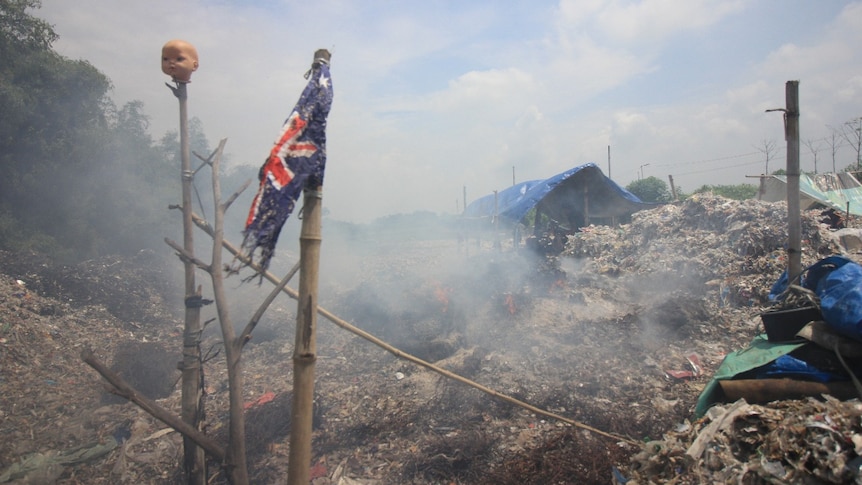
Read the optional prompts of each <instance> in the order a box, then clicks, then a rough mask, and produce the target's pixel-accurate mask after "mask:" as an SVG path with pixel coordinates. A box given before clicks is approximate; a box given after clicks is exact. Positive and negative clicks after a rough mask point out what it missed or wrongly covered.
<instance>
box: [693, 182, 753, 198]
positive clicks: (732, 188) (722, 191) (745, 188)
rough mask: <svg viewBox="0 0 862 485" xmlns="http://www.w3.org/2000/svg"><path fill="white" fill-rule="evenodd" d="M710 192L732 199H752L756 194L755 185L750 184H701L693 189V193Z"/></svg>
mask: <svg viewBox="0 0 862 485" xmlns="http://www.w3.org/2000/svg"><path fill="white" fill-rule="evenodd" d="M706 192H711V193H713V194H715V195H720V196H722V197H727V198H728V199H734V200H746V199H753V198H754V197H755V196H756V195H757V186H756V185H752V184H739V185H703V186H701V187H700V188H699V189H697V190H695V191H694V193H695V194H702V193H706Z"/></svg>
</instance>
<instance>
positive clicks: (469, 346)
mask: <svg viewBox="0 0 862 485" xmlns="http://www.w3.org/2000/svg"><path fill="white" fill-rule="evenodd" d="M819 217H820V214H819V212H818V211H806V212H804V213H803V214H802V239H803V245H802V251H803V253H802V263H803V266H805V267H808V266H810V265H812V264H814V263H815V262H817V261H820V260H821V259H823V258H824V257H827V256H832V255H839V254H840V255H843V256H845V257H847V258H850V259H853V260H858V259H859V255H858V254H857V253H856V252H855V251H856V250H857V249H858V248H859V247H860V246H862V243H858V241H859V238H858V230H855V229H853V228H852V226H853V221H849V225H850V226H851V227H850V228H847V229H842V230H840V231H836V230H833V229H831V228H830V227H829V226H828V225H827V224H823V223H821V222H820V221H819V220H818V218H819ZM786 227H787V216H786V207H785V205H784V204H781V203H767V202H760V201H755V200H747V201H735V200H729V199H725V198H722V197H714V196H709V195H698V196H694V197H691V198H689V199H687V200H685V201H683V202H679V203H674V204H669V205H665V206H661V207H657V208H655V209H652V210H646V211H641V212H638V213H636V214H634V215H633V217H632V220H631V222H630V223H627V224H623V225H619V226H616V227H605V226H589V227H586V228H584V229H583V230H582V231H580V232H578V233H577V234H575V235H571V236H568V238H567V241H566V245H565V249H564V250H563V251H562V253H561V254H560V255H559V256H555V258H556V259H555V260H554V261H553V264H551V261H550V260H540V261H537V260H536V259H535V257H536V255H535V254H528V253H529V251H528V250H526V249H525V248H523V247H519V248H517V249H516V248H514V247H511V246H505V245H504V247H503V248H502V250H501V248H499V247H496V246H493V245H492V243H491V241H489V240H487V239H486V240H484V241H481V242H478V241H474V240H469V241H456V240H448V239H447V240H444V239H439V240H423V241H407V242H405V241H386V240H385V239H381V241H380V242H379V243H375V244H368V245H366V246H363V247H360V246H359V245H357V243H356V242H355V241H336V240H335V238H332V237H329V236H327V237H329V238H328V239H327V241H326V243H325V244H324V247H325V248H326V250H325V251H324V253H323V254H322V259H323V260H325V261H322V267H323V268H326V266H327V265H332V266H335V272H334V274H326V272H325V271H324V272H323V274H322V275H321V299H320V305H321V307H324V308H326V309H327V310H329V311H331V312H332V313H334V314H335V315H337V316H339V317H340V318H343V319H344V320H346V321H349V322H350V323H351V324H353V325H355V326H356V327H359V328H361V329H363V330H365V331H367V332H370V333H372V334H373V335H375V336H376V337H378V338H380V339H383V340H384V341H386V342H388V343H389V344H392V345H396V346H397V347H398V348H399V349H400V350H401V351H404V352H409V353H411V354H413V355H416V356H419V357H421V358H423V359H425V360H427V361H429V362H433V364H434V365H435V366H438V367H440V368H442V369H446V370H447V371H450V372H453V373H455V374H457V375H459V376H461V377H463V378H465V379H469V380H471V381H473V382H475V383H478V384H480V385H482V386H485V387H486V388H489V389H492V390H494V391H495V392H498V393H499V394H500V395H503V396H507V397H510V398H513V399H516V400H518V401H521V402H524V403H528V404H529V405H531V406H535V407H537V408H540V409H542V410H545V411H547V412H550V413H553V414H554V415H557V416H563V417H564V418H565V419H566V420H568V422H566V421H561V420H557V419H552V418H550V417H547V416H542V415H539V414H536V413H535V412H532V411H530V410H528V409H525V408H523V407H519V406H515V405H512V404H511V401H505V400H503V399H499V398H498V397H495V396H491V395H488V394H487V393H484V392H480V391H479V390H477V389H476V388H474V387H469V386H466V385H464V384H463V383H461V382H457V381H455V380H452V379H447V378H445V377H443V376H441V375H440V374H438V373H435V372H432V371H430V370H428V369H427V368H425V367H421V366H417V365H415V364H413V363H411V362H408V361H406V360H404V359H402V358H399V357H398V356H396V355H394V354H393V353H391V352H389V351H387V350H384V349H383V348H381V347H379V346H377V345H374V344H372V343H371V342H369V341H367V340H365V339H363V338H360V337H358V336H356V335H354V334H352V333H349V332H346V331H344V330H343V328H342V327H340V326H336V325H333V324H332V322H329V321H327V320H326V319H325V318H319V323H318V328H317V331H318V335H317V337H318V356H317V363H316V369H315V373H316V383H315V416H314V418H315V422H314V428H313V453H314V456H313V458H312V460H313V470H312V477H313V483H314V484H315V485H332V484H351V483H364V484H380V485H384V484H396V483H397V484H404V483H410V484H416V485H419V484H439V483H452V484H454V483H471V484H489V485H490V484H494V485H515V484H518V485H523V484H537V485H538V484H547V483H586V484H590V483H608V481H609V480H610V479H614V480H616V481H617V482H618V483H623V482H627V483H628V484H629V485H632V484H647V483H692V484H693V483H708V482H713V481H717V482H742V483H785V482H804V481H805V480H808V481H809V482H810V483H830V480H831V481H833V482H835V483H839V482H840V483H847V482H848V481H851V480H852V479H853V477H855V475H852V474H851V472H852V470H854V467H856V466H857V463H858V461H859V459H858V457H859V456H860V453H859V451H862V449H859V448H857V447H859V446H860V444H862V439H860V431H859V428H860V419H859V418H860V413H862V411H860V407H859V404H858V401H855V400H843V401H842V400H837V399H825V400H824V399H822V398H820V396H813V397H811V398H809V397H804V396H803V397H796V398H793V399H778V400H772V401H767V402H759V401H758V402H755V401H754V400H752V399H750V398H747V399H745V400H742V398H741V397H736V398H731V397H729V396H727V395H725V396H723V397H721V396H718V397H720V399H719V398H718V397H717V398H716V399H714V400H710V401H709V402H708V404H709V406H708V407H707V409H706V410H705V412H704V413H703V414H702V415H698V413H697V411H698V406H699V404H701V397H702V396H703V395H704V391H705V390H707V389H720V388H721V384H720V383H719V382H716V380H715V377H716V376H717V375H718V376H720V375H721V372H723V369H722V364H723V363H725V362H727V361H728V357H733V356H736V355H737V354H739V353H740V352H744V351H745V349H746V348H747V347H748V346H750V345H751V344H752V342H755V341H757V339H758V338H759V337H761V335H762V334H763V333H764V324H763V322H762V319H761V317H760V315H761V314H762V313H764V312H766V311H769V310H770V309H774V307H775V303H776V302H775V301H772V300H771V299H770V293H771V292H772V289H773V286H774V284H775V282H776V281H777V280H778V279H779V277H780V276H781V273H782V271H783V270H784V269H785V267H786V264H787V261H786V259H785V258H786V249H785V245H786ZM847 231H849V232H847ZM853 231H856V232H853ZM853 241H857V243H855V245H854V243H853ZM339 244H343V245H344V249H345V250H344V252H343V254H344V255H345V256H344V258H338V257H336V256H337V255H338V254H340V253H338V252H337V249H338V245H339ZM166 252H168V253H169V251H166ZM281 254H282V255H284V257H285V259H286V260H289V259H290V257H289V255H288V254H287V253H286V252H282V253H281ZM153 256H154V255H140V256H139V257H138V258H131V259H128V260H122V259H118V258H114V257H105V258H102V259H99V260H95V261H88V262H84V263H81V264H79V265H75V266H69V267H65V266H61V265H54V264H52V263H51V262H50V261H47V260H43V259H41V258H36V257H30V256H28V255H26V254H12V253H3V252H0V273H2V274H0V417H2V420H0V431H2V432H3V433H4V436H7V437H8V438H9V439H8V440H5V441H4V442H0V483H6V482H5V481H6V480H16V479H17V480H22V481H23V480H31V481H32V483H45V482H50V483H58V484H74V483H93V484H97V483H111V484H114V483H176V482H177V481H180V480H181V479H182V478H181V466H180V463H181V460H182V438H181V437H180V436H179V435H178V434H177V433H176V432H173V431H172V430H171V429H170V428H168V427H167V426H166V425H164V424H163V423H161V422H158V421H157V420H155V419H154V418H152V417H151V416H149V415H148V414H147V413H145V412H144V411H142V410H140V409H138V408H137V407H136V406H134V405H133V404H129V403H123V402H122V401H120V402H118V401H117V399H118V398H117V396H113V395H111V394H109V393H108V392H106V390H105V388H104V383H103V380H102V379H101V378H100V376H99V375H98V374H97V373H95V372H94V371H93V370H92V369H90V368H89V367H87V366H86V365H85V364H84V363H83V362H81V360H80V354H81V351H82V350H83V349H88V348H89V349H93V350H94V352H95V354H96V355H97V356H98V357H99V358H100V359H101V360H102V361H103V362H105V363H108V364H110V366H111V367H112V369H114V370H115V371H116V372H118V373H119V374H121V375H122V376H124V377H125V378H126V379H127V380H128V381H129V382H130V383H131V384H132V385H134V386H135V387H136V388H139V389H141V390H142V391H143V392H144V393H145V394H146V395H148V396H149V397H151V398H152V399H154V400H155V401H156V402H158V403H159V404H160V405H161V406H162V407H164V408H167V409H172V410H174V412H178V411H179V407H180V389H179V386H177V385H176V384H177V382H178V378H179V375H178V371H177V369H176V363H177V362H178V361H179V359H180V358H181V355H180V354H179V353H180V352H181V349H182V347H181V345H182V340H183V339H182V331H183V324H182V311H181V310H182V298H181V296H182V292H181V290H178V289H177V287H178V286H180V283H181V282H182V267H181V264H180V263H179V262H177V261H176V260H175V259H173V257H172V255H171V260H170V261H169V262H168V264H167V266H164V267H162V266H161V265H157V264H154V261H153V260H152V259H151V258H152V257H153ZM285 262H286V263H287V264H286V266H288V267H290V266H291V265H292V264H293V262H294V261H292V260H289V261H285ZM276 263H279V262H278V261H277V262H276ZM334 263H338V264H334ZM228 287H229V288H230V291H231V293H232V296H233V298H235V299H236V300H237V301H238V302H239V303H236V304H234V305H233V306H232V314H233V315H235V318H236V321H237V322H240V323H241V322H242V318H243V316H245V315H250V314H251V312H248V311H245V310H246V308H245V307H247V306H251V307H252V308H251V309H252V310H254V309H255V308H256V305H257V304H258V303H257V302H259V301H260V300H261V299H262V298H263V297H264V296H265V294H266V293H268V292H269V289H268V288H259V287H256V286H254V287H252V286H242V285H238V284H236V283H234V282H233V281H231V280H229V281H228ZM210 294H211V292H209V291H208V290H207V289H206V288H205V289H204V295H205V296H209V295H210ZM242 304H244V306H243V305H242ZM295 310H296V303H295V301H294V300H292V299H289V298H286V297H284V298H281V297H280V298H279V299H277V300H276V301H275V302H274V303H273V305H272V307H271V308H270V309H269V310H268V311H267V312H266V314H265V315H264V316H263V317H262V319H261V321H260V322H259V324H258V326H257V327H256V329H255V332H254V334H253V335H252V339H251V341H250V342H249V344H248V345H247V346H246V348H245V349H244V352H243V358H242V363H243V373H244V375H245V376H246V379H245V386H244V392H243V399H244V400H245V403H246V426H247V436H248V441H249V447H248V452H249V456H248V462H249V467H250V472H251V475H252V477H251V478H252V481H253V483H279V482H282V481H283V480H284V477H285V476H286V469H287V465H288V456H289V443H288V441H289V440H288V437H289V434H290V420H289V416H290V415H291V413H290V406H291V402H292V401H291V396H292V387H291V383H292V372H293V370H292V360H291V355H292V352H293V342H294V337H295V329H294V325H295V320H296V314H295ZM202 311H203V315H202V317H203V318H204V319H205V320H209V319H210V318H212V317H214V315H213V314H214V309H213V308H212V307H211V306H210V307H205V308H204V309H203V310H202ZM214 327H215V326H210V328H208V329H207V331H206V332H205V335H204V341H203V343H202V347H203V348H204V349H206V350H207V352H208V355H210V356H211V358H208V359H207V360H206V361H205V363H204V370H205V373H204V374H205V406H206V415H207V433H208V434H209V435H210V436H212V437H213V438H214V439H216V440H217V441H219V442H225V439H226V433H227V426H226V423H227V421H226V410H227V408H228V406H227V403H228V400H229V390H228V387H227V384H226V383H227V379H226V373H227V371H226V366H225V363H224V359H223V357H222V355H221V353H220V352H219V349H220V345H221V342H220V335H219V334H218V332H217V331H216V330H215V329H214ZM782 345H784V346H786V347H792V346H795V345H798V343H792V342H790V343H786V344H782ZM730 360H733V359H730ZM157 364H158V365H157ZM142 370H147V371H148V372H146V373H144V372H141V371H142ZM831 370H837V369H831ZM719 371H721V372H719ZM747 377H748V376H747ZM749 380H753V379H749ZM824 385H826V384H824ZM829 385H832V384H831V383H829ZM851 387H852V386H851ZM571 421H574V422H577V423H581V424H583V425H585V426H586V428H584V427H575V426H572V425H570V424H569V422H571ZM588 429H594V430H600V431H601V432H603V433H605V434H603V435H602V434H598V433H595V432H591V431H588ZM609 436H612V437H613V438H610V437H609ZM619 438H622V439H619ZM84 452H86V453H84ZM45 460H50V461H51V466H46V465H45V463H46V461H45ZM31 466H32V467H37V468H38V469H31ZM218 466H219V464H217V463H213V464H212V470H214V471H213V473H212V476H211V477H210V482H211V483H214V484H218V483H224V482H225V479H224V476H223V474H221V475H220V474H219V472H218V471H217V470H218ZM40 477H41V478H40ZM48 478H50V480H49V479H48ZM39 479H41V480H42V481H41V482H39V481H38V480H39Z"/></svg>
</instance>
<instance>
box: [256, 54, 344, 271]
mask: <svg viewBox="0 0 862 485" xmlns="http://www.w3.org/2000/svg"><path fill="white" fill-rule="evenodd" d="M314 57H315V58H314V63H313V64H312V67H311V70H310V71H309V72H308V73H306V77H308V84H307V85H306V86H305V89H304V90H303V91H302V95H301V96H300V97H299V102H297V103H296V107H295V108H294V109H293V111H292V112H291V113H290V116H288V118H287V120H285V122H284V125H283V126H282V128H281V133H279V136H278V138H277V139H276V141H275V144H274V145H273V147H272V150H271V151H270V153H269V156H268V157H267V159H266V162H265V163H264V165H263V167H261V169H260V173H259V174H258V175H259V178H260V187H259V188H258V192H257V195H256V196H255V197H254V201H253V202H252V205H251V209H250V210H249V213H248V219H246V223H245V230H244V231H243V243H242V248H243V252H244V253H245V254H246V255H247V256H248V257H249V258H250V259H251V260H252V262H253V261H254V259H255V252H257V250H258V249H259V250H260V251H259V253H260V254H259V256H258V260H257V264H258V265H259V266H260V267H261V269H262V270H265V269H266V268H267V267H268V266H269V263H270V260H271V259H272V257H273V254H274V253H275V245H276V243H277V242H278V235H279V234H280V233H281V229H282V227H283V226H284V223H285V222H286V221H287V218H288V217H289V216H290V214H291V213H292V212H293V209H294V207H295V205H296V201H297V199H299V195H300V194H301V193H302V190H303V189H305V188H310V189H316V188H318V187H320V186H322V185H323V172H324V168H325V166H326V117H327V116H328V115H329V108H330V106H331V105H332V78H331V77H330V74H329V51H326V50H324V49H321V50H318V51H317V52H316V53H315V56H314Z"/></svg>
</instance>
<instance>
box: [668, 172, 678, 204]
mask: <svg viewBox="0 0 862 485" xmlns="http://www.w3.org/2000/svg"><path fill="white" fill-rule="evenodd" d="M667 181H668V182H669V183H670V196H671V197H672V198H673V200H674V201H676V198H677V195H676V186H675V185H674V184H673V175H668V176H667Z"/></svg>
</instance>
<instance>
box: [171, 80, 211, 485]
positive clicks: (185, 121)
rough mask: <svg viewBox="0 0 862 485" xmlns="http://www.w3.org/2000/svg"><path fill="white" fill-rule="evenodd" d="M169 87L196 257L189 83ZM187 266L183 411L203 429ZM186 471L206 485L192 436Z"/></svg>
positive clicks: (194, 296) (186, 447)
mask: <svg viewBox="0 0 862 485" xmlns="http://www.w3.org/2000/svg"><path fill="white" fill-rule="evenodd" d="M166 85H167V86H168V87H169V88H170V89H171V91H173V93H174V96H176V98H177V99H178V100H179V104H180V156H181V164H182V166H181V172H182V198H183V199H182V200H183V202H182V210H183V248H184V250H185V253H186V254H189V255H192V256H193V255H194V226H193V222H192V188H191V187H192V178H193V177H194V173H193V172H192V170H191V150H190V148H189V115H188V89H187V86H188V83H186V82H179V81H178V82H176V87H174V86H171V85H170V84H167V83H166ZM183 263H184V266H185V300H184V301H185V306H186V312H185V326H184V330H183V360H182V404H181V406H182V409H181V412H180V415H181V417H182V419H183V421H184V422H186V423H188V424H189V425H190V426H192V427H194V428H195V429H198V430H199V429H200V426H201V423H202V422H203V420H204V415H203V413H204V405H203V399H204V395H203V366H202V364H201V347H200V339H201V333H202V332H203V328H202V326H201V308H200V307H201V305H200V301H201V293H200V289H199V288H198V287H197V285H196V284H195V267H194V264H193V263H192V262H191V261H188V260H184V261H183ZM183 455H184V458H183V468H184V470H185V473H186V478H187V479H188V483H189V485H205V484H206V458H205V455H204V450H203V449H201V448H200V447H198V446H197V445H196V444H195V442H194V441H193V440H191V439H190V438H189V437H188V436H185V435H183Z"/></svg>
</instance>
